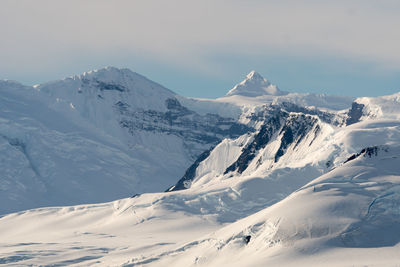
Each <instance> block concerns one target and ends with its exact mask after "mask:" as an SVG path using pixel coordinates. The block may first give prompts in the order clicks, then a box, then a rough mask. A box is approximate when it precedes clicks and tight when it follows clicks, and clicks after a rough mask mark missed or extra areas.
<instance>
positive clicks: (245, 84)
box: [226, 70, 288, 97]
mask: <svg viewBox="0 0 400 267" xmlns="http://www.w3.org/2000/svg"><path fill="white" fill-rule="evenodd" d="M287 94H288V92H284V91H281V90H279V88H278V87H277V86H276V85H273V84H271V83H270V82H269V81H268V80H267V79H265V78H264V77H262V76H261V75H260V74H259V73H257V72H256V71H254V70H253V71H251V72H250V73H249V74H247V76H246V79H245V80H243V81H242V82H241V83H239V84H237V85H235V87H233V88H232V89H231V90H230V91H229V92H228V93H227V94H226V96H232V95H242V96H250V97H255V96H263V95H273V96H278V95H287Z"/></svg>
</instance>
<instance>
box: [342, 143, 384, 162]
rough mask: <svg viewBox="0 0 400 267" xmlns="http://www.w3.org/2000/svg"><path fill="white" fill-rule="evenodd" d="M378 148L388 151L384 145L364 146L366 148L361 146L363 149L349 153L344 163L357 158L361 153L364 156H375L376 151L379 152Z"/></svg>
mask: <svg viewBox="0 0 400 267" xmlns="http://www.w3.org/2000/svg"><path fill="white" fill-rule="evenodd" d="M380 150H383V151H385V152H388V148H387V147H385V146H371V147H366V148H363V149H362V150H361V151H360V153H357V154H353V155H351V156H350V157H349V158H348V159H347V160H346V161H345V162H344V163H347V162H349V161H352V160H354V159H356V158H358V157H359V156H361V155H363V156H364V157H367V156H368V157H369V158H371V157H372V156H375V157H376V156H378V152H379V151H380Z"/></svg>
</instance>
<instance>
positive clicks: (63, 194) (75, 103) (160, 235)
mask: <svg viewBox="0 0 400 267" xmlns="http://www.w3.org/2000/svg"><path fill="white" fill-rule="evenodd" d="M0 151H1V153H0V168H1V173H0V175H1V176H0V214H2V215H0V216H1V217H0V265H2V264H4V265H7V266H65V265H75V266H322V265H323V266H399V265H400V93H397V94H394V95H390V96H382V97H362V98H357V99H353V98H349V97H339V96H330V95H322V94H320V95H317V94H299V93H289V92H284V91H281V90H280V89H279V88H278V87H277V86H275V85H273V84H271V83H270V82H269V81H268V80H266V79H265V78H263V77H262V76H261V75H260V74H258V73H257V72H255V71H252V72H250V73H249V74H248V75H247V76H246V78H245V80H244V81H242V82H240V83H239V84H238V85H236V86H235V87H234V88H233V89H231V90H230V91H229V92H228V93H227V95H226V96H225V97H221V98H218V99H194V98H186V97H182V96H179V95H177V94H175V93H174V92H172V91H170V90H168V89H166V88H164V87H163V86H161V85H159V84H157V83H154V82H152V81H150V80H148V79H147V78H145V77H143V76H141V75H139V74H137V73H134V72H132V71H130V70H128V69H117V68H113V67H107V68H104V69H100V70H95V71H91V72H87V73H84V74H82V75H77V76H73V77H70V78H66V79H63V80H60V81H54V82H49V83H45V84H41V85H35V86H33V87H30V86H23V85H21V84H19V83H17V82H13V81H0ZM88 203H94V204H88Z"/></svg>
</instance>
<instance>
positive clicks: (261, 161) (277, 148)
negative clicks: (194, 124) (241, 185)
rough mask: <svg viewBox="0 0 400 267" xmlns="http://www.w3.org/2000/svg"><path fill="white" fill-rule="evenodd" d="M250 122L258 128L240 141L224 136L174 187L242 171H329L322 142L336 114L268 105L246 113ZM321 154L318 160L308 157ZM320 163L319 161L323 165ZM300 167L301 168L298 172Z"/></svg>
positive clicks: (181, 186)
mask: <svg viewBox="0 0 400 267" xmlns="http://www.w3.org/2000/svg"><path fill="white" fill-rule="evenodd" d="M244 116H246V117H247V121H248V124H249V125H253V126H254V127H255V128H257V129H258V130H257V131H256V132H255V133H247V134H245V135H243V136H241V137H239V138H237V139H233V140H232V139H231V140H228V139H226V140H224V141H223V142H221V143H220V144H218V145H217V146H216V147H215V148H214V149H212V150H209V151H206V152H205V153H203V154H202V155H201V156H200V157H199V158H198V159H197V161H196V162H195V163H194V164H193V165H192V166H191V167H190V168H189V169H188V170H187V171H186V173H185V175H184V176H183V177H182V179H181V180H180V181H179V182H178V183H177V184H176V185H175V186H174V187H172V188H170V190H181V189H185V188H189V187H191V186H192V185H193V186H196V185H203V184H204V183H208V182H216V181H220V180H225V179H229V178H230V177H233V176H234V177H237V176H243V175H245V176H246V175H261V176H264V175H267V173H268V174H269V175H271V173H272V172H273V171H277V170H279V169H281V168H286V169H287V171H286V172H287V173H288V172H291V171H289V169H288V168H293V169H292V171H293V173H292V175H293V176H295V172H296V171H299V170H298V168H299V167H301V168H307V165H312V164H314V165H315V166H314V169H315V172H314V173H313V174H312V175H316V174H318V173H319V174H321V173H323V172H324V171H326V170H327V167H326V164H325V163H326V161H327V160H328V159H327V157H328V154H329V153H327V152H322V151H321V147H320V142H321V141H322V140H323V139H324V138H326V136H327V135H329V133H331V132H332V127H335V125H339V123H340V118H338V117H337V115H335V114H332V113H328V112H322V111H319V110H316V109H306V108H304V107H299V106H296V105H294V104H291V103H283V104H281V105H267V106H264V107H262V108H260V109H258V110H257V111H253V112H251V113H247V114H246V115H244ZM318 153H319V154H320V155H319V158H318V159H317V160H316V159H315V158H311V157H305V156H306V155H307V154H309V155H311V154H318ZM318 162H319V163H318ZM295 170H296V171H295Z"/></svg>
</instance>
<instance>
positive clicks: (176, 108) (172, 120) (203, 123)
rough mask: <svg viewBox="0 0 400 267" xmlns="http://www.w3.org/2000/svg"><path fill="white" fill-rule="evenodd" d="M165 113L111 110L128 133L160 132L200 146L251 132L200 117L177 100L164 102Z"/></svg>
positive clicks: (123, 107) (126, 107)
mask: <svg viewBox="0 0 400 267" xmlns="http://www.w3.org/2000/svg"><path fill="white" fill-rule="evenodd" d="M165 104H166V107H167V109H168V111H166V112H161V111H155V110H132V109H131V108H130V107H129V105H127V104H124V103H122V102H117V103H116V104H115V105H114V107H115V108H116V110H117V111H118V112H119V113H120V114H121V120H120V122H119V123H120V125H121V126H122V127H123V128H126V129H127V130H128V131H129V132H130V133H132V134H133V133H135V131H137V130H143V131H150V132H162V133H167V134H172V135H176V136H179V137H181V138H183V139H184V140H186V141H195V142H196V143H202V144H214V143H216V142H218V141H220V140H222V139H223V138H227V137H229V138H236V137H238V136H240V135H242V134H244V133H246V132H251V131H253V129H252V128H250V127H248V126H246V125H244V124H241V123H238V122H236V121H235V120H234V119H232V118H224V117H221V116H219V115H216V114H206V115H200V114H197V113H196V112H194V111H191V110H189V109H188V108H186V107H184V106H182V105H181V104H180V103H179V101H178V100H177V99H174V98H170V99H167V100H166V103H165Z"/></svg>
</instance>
